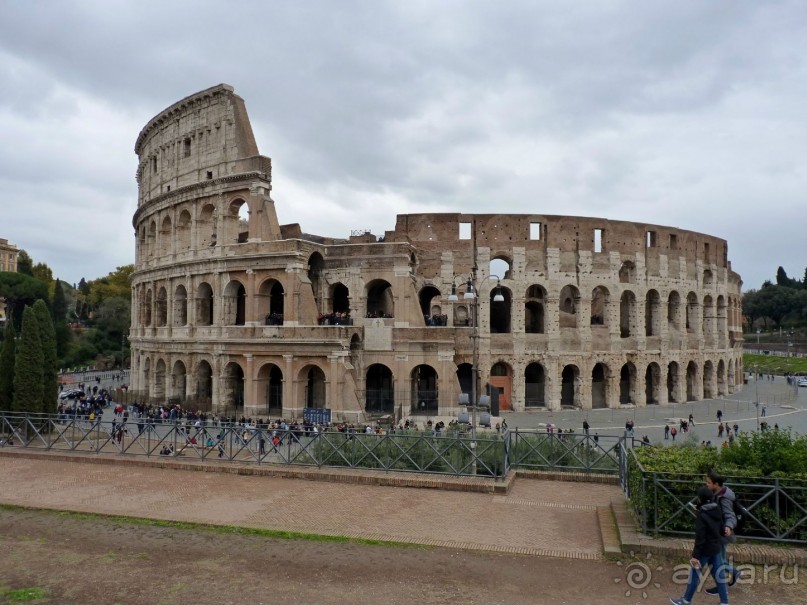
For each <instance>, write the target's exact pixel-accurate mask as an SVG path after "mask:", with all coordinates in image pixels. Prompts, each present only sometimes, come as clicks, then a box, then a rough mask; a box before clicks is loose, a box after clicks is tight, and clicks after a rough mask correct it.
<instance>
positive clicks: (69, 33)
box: [0, 0, 807, 287]
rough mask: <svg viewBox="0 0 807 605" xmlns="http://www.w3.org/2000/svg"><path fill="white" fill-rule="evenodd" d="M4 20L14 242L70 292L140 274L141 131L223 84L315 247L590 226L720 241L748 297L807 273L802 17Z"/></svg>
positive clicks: (0, 134)
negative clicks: (440, 232) (511, 227)
mask: <svg viewBox="0 0 807 605" xmlns="http://www.w3.org/2000/svg"><path fill="white" fill-rule="evenodd" d="M0 5H1V6H2V8H3V16H4V18H3V19H2V20H1V21H0V81H2V83H3V90H4V95H3V97H2V98H0V195H2V199H3V215H2V220H1V221H0V237H5V238H8V239H10V240H11V241H12V242H14V243H16V244H17V245H19V246H21V247H24V248H26V249H28V250H29V252H31V253H32V255H33V256H34V257H35V259H36V260H41V261H44V262H47V263H48V264H49V265H51V266H52V267H53V268H54V270H55V272H56V273H58V274H60V275H63V276H65V279H67V280H68V281H77V280H78V279H79V278H80V277H82V276H85V277H88V278H93V277H98V276H100V275H103V274H105V273H107V272H108V271H110V270H112V269H114V267H115V266H116V265H121V264H125V263H128V262H132V260H133V257H134V240H133V238H132V229H131V215H132V213H133V211H134V207H135V195H136V188H135V182H134V171H135V167H136V158H135V156H134V153H133V145H134V140H135V138H136V136H137V133H138V132H139V130H140V128H141V127H142V126H143V125H144V124H145V123H146V122H147V121H148V119H149V118H151V117H152V116H153V115H155V114H156V113H158V112H159V111H161V110H162V109H163V108H165V107H167V106H168V105H170V104H171V103H173V102H175V101H176V100H178V99H180V98H182V97H184V96H186V95H188V94H191V93H193V92H195V91H197V90H201V89H203V88H206V87H208V86H211V85H214V84H217V83H219V82H227V83H230V84H232V85H233V86H235V88H236V92H238V94H240V95H241V96H243V97H244V99H245V100H246V102H247V107H248V110H249V112H250V116H251V119H252V121H253V126H254V128H255V132H256V136H257V138H258V144H259V147H260V148H261V151H262V153H264V154H265V155H269V156H271V157H272V158H273V160H274V170H275V174H274V192H273V196H274V198H275V199H276V201H277V210H278V215H279V217H280V219H281V221H283V222H299V223H301V225H302V227H303V229H304V230H305V231H308V232H312V233H321V234H323V235H333V236H337V237H345V236H347V235H348V234H349V232H350V230H351V229H357V228H371V229H372V230H373V231H374V232H376V233H381V232H383V231H384V230H386V229H392V228H393V226H394V224H395V214H396V213H404V212H422V211H465V212H491V211H493V210H494V209H495V210H496V211H502V212H513V213H518V212H543V213H547V214H579V215H585V216H602V217H605V218H618V219H628V220H637V221H644V222H647V223H652V224H662V225H674V226H678V227H682V228H687V229H692V230H696V231H702V232H706V233H710V234H714V235H718V236H721V237H725V238H726V239H728V241H729V256H730V258H731V260H732V261H733V265H734V268H735V269H736V270H737V271H739V272H740V273H741V274H742V275H743V277H744V280H745V283H746V286H747V287H757V286H758V285H759V284H761V282H762V280H763V279H767V278H772V277H773V275H774V273H775V271H776V266H778V265H779V264H783V265H784V266H785V268H786V270H787V271H788V273H789V274H790V275H795V276H798V277H800V276H801V275H802V274H803V270H804V265H805V264H807V244H805V243H804V242H805V241H807V238H804V237H803V234H802V231H803V228H802V226H801V223H803V219H801V216H800V215H801V214H803V210H802V209H803V207H804V205H803V196H804V191H805V190H807V187H805V185H807V182H806V181H807V175H806V174H805V169H804V168H803V164H804V162H803V160H802V158H803V157H804V155H805V146H806V145H807V143H805V141H807V137H805V134H807V133H805V126H804V124H805V119H804V109H803V99H804V98H805V97H807V94H805V93H807V90H806V89H807V79H805V78H804V73H805V58H804V57H805V56H807V52H805V50H807V49H806V48H805V46H807V44H805V40H807V35H805V33H806V32H805V23H807V19H806V18H805V17H807V7H805V6H804V5H803V3H801V2H797V1H792V2H786V1H783V2H771V3H764V4H763V3H735V2H729V1H728V0H718V1H715V2H696V1H689V2H679V3H674V4H659V3H647V2H626V1H625V2H620V1H612V2H586V3H557V2H526V1H525V2H518V1H513V2H508V3H507V4H506V5H501V4H496V3H481V2H460V1H447V2H440V3H434V2H427V1H425V0H424V1H413V2H406V3H401V2H393V1H374V2H366V1H360V0H347V1H343V2H340V3H338V4H334V3H331V2H326V1H324V0H320V1H313V0H304V1H301V2H294V3H279V2H278V3H265V2H259V1H257V0H256V1H245V0H244V1H240V2H232V3H228V4H222V3H217V2H212V1H207V0H196V1H193V2H191V1H190V0H187V1H173V2H158V1H156V0H145V1H138V2H134V1H124V0H120V1H117V2H109V1H103V2H102V1H100V0H96V1H89V0H87V1H84V2H71V3H65V2H58V1H55V0H53V1H42V2H37V3H22V2H9V1H0ZM65 233H66V234H69V237H63V236H62V234H65ZM99 250H100V251H102V252H103V253H99Z"/></svg>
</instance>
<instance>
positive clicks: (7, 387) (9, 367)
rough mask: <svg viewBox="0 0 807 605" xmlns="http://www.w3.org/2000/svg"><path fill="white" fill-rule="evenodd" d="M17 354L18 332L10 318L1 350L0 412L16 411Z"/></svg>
mask: <svg viewBox="0 0 807 605" xmlns="http://www.w3.org/2000/svg"><path fill="white" fill-rule="evenodd" d="M16 354H17V330H15V329H14V322H13V321H11V318H10V317H9V318H8V320H7V321H6V329H5V331H4V332H3V347H2V348H0V411H8V410H12V409H14V408H13V407H12V405H13V404H14V358H15V357H16Z"/></svg>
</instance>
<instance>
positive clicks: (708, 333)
mask: <svg viewBox="0 0 807 605" xmlns="http://www.w3.org/2000/svg"><path fill="white" fill-rule="evenodd" d="M715 320H716V316H715V303H714V299H713V298H712V297H711V296H705V297H704V299H703V342H704V345H705V346H707V347H714V346H715Z"/></svg>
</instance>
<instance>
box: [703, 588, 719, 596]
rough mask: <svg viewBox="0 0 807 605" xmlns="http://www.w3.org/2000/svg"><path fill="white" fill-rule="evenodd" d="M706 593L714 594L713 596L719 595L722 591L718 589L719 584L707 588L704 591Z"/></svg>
mask: <svg viewBox="0 0 807 605" xmlns="http://www.w3.org/2000/svg"><path fill="white" fill-rule="evenodd" d="M703 593H704V594H709V595H712V596H713V597H719V596H720V593H719V592H718V591H717V586H712V587H711V588H707V589H706V590H704V591H703Z"/></svg>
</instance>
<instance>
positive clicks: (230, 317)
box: [222, 280, 247, 326]
mask: <svg viewBox="0 0 807 605" xmlns="http://www.w3.org/2000/svg"><path fill="white" fill-rule="evenodd" d="M246 309H247V291H246V289H245V288H244V284H242V283H241V282H239V281H236V280H233V281H231V282H230V283H229V284H227V286H226V287H225V288H224V297H223V300H222V311H223V313H224V325H225V326H243V325H244V323H245V322H246Z"/></svg>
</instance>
